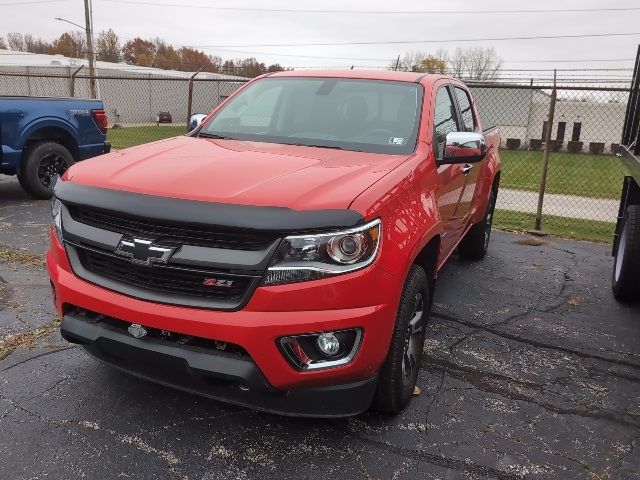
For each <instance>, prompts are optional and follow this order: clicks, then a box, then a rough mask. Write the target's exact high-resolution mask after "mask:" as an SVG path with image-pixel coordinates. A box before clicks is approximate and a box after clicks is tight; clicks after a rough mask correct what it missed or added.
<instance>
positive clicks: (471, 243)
mask: <svg viewBox="0 0 640 480" xmlns="http://www.w3.org/2000/svg"><path fill="white" fill-rule="evenodd" d="M496 196H497V192H496V191H494V190H491V193H490V194H489V201H488V202H487V211H486V212H485V213H484V217H482V221H481V222H480V223H477V224H475V225H474V226H473V227H471V228H470V229H469V231H468V232H467V234H466V235H465V236H464V238H463V239H462V241H461V242H460V243H459V244H458V253H459V254H460V256H461V257H462V258H464V259H467V260H481V259H483V258H484V257H485V255H486V254H487V250H488V249H489V240H490V239H491V225H492V224H493V212H494V210H495V208H496Z"/></svg>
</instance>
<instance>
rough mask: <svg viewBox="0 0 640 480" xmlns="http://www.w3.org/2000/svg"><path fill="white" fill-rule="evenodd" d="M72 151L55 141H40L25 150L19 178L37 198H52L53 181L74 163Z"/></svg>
mask: <svg viewBox="0 0 640 480" xmlns="http://www.w3.org/2000/svg"><path fill="white" fill-rule="evenodd" d="M73 163H74V160H73V156H72V155H71V152H69V150H67V149H66V148H65V147H64V146H62V145H60V144H59V143H55V142H38V143H34V144H32V145H30V146H29V147H28V148H27V151H26V152H25V155H24V158H23V160H22V165H21V168H20V174H19V175H18V180H19V181H20V185H21V186H22V188H24V189H25V190H26V191H27V193H29V194H31V195H32V196H34V197H35V198H42V199H45V198H51V195H52V191H51V188H52V186H53V182H54V181H55V178H56V177H58V176H60V175H62V174H63V173H64V172H65V171H66V170H67V168H69V167H70V166H71V165H73Z"/></svg>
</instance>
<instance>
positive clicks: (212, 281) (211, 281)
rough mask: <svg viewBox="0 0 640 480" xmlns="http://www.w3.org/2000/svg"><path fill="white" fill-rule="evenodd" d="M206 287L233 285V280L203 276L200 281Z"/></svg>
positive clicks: (227, 286)
mask: <svg viewBox="0 0 640 480" xmlns="http://www.w3.org/2000/svg"><path fill="white" fill-rule="evenodd" d="M202 284H203V285H205V286H207V287H226V288H229V287H230V286H231V285H233V280H223V279H219V278H205V279H204V281H203V282H202Z"/></svg>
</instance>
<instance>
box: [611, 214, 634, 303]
mask: <svg viewBox="0 0 640 480" xmlns="http://www.w3.org/2000/svg"><path fill="white" fill-rule="evenodd" d="M611 287H612V290H613V296H614V297H615V298H616V299H617V300H621V301H633V300H638V299H639V298H640V205H630V206H629V207H627V209H626V210H625V212H624V215H623V217H622V225H621V228H620V236H619V237H618V245H617V248H616V253H615V261H614V262H613V275H612V283H611Z"/></svg>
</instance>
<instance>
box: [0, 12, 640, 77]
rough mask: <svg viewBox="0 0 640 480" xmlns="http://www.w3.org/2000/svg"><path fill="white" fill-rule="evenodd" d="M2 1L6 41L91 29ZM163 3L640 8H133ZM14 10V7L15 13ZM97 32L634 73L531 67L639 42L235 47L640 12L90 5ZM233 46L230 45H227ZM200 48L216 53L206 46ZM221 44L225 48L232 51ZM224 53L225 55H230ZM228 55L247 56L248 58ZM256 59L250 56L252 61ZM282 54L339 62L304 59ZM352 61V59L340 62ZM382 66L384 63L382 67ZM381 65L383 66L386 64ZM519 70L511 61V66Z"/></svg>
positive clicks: (542, 28)
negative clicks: (464, 53) (473, 56)
mask: <svg viewBox="0 0 640 480" xmlns="http://www.w3.org/2000/svg"><path fill="white" fill-rule="evenodd" d="M33 1H34V0H0V35H3V36H6V34H7V33H9V32H13V31H20V32H23V33H31V34H34V35H35V36H42V37H44V38H46V39H47V40H51V39H53V38H55V37H57V36H59V35H60V34H61V33H63V32H65V31H67V30H69V29H73V27H71V26H70V25H68V24H65V23H62V22H59V21H56V20H54V17H57V16H60V17H64V18H67V19H69V20H71V21H74V22H76V23H81V24H82V23H84V9H83V2H82V0H60V1H56V0H53V1H51V0H49V1H50V2H51V3H37V4H28V3H29V2H33ZM131 1H133V2H149V3H156V4H163V3H164V4H168V3H169V4H173V5H177V4H180V5H193V6H200V7H204V6H214V5H215V6H224V7H249V8H251V7H255V8H274V9H275V8H291V9H323V10H328V9H329V10H330V9H335V10H347V9H348V10H404V11H406V10H413V11H415V10H430V11H432V10H440V11H442V10H446V11H465V10H513V9H562V8H568V9H571V8H574V9H575V8H604V7H607V8H616V7H640V3H639V2H638V1H637V0H607V1H606V2H605V1H603V0H581V1H561V0H537V1H535V2H514V1H512V0H485V1H483V2H478V1H477V0H447V1H446V2H445V1H429V2H426V1H424V0H422V1H420V0H398V1H394V2H390V1H388V0H385V1H382V0H367V1H363V0H358V1H344V0H342V1H338V0H323V1H321V2H302V1H299V0H298V1H293V0H271V1H270V2H264V1H258V0H221V1H215V2H214V1H207V0H131ZM8 3H15V5H8ZM93 17H94V30H95V32H96V33H97V32H99V31H100V30H102V29H106V28H112V29H113V30H115V31H116V33H117V34H118V35H119V36H120V38H121V40H122V42H123V43H124V42H125V41H126V40H127V39H130V38H134V37H136V36H141V37H143V38H150V37H160V38H163V39H165V40H166V41H168V42H169V43H172V44H174V45H190V46H194V47H198V48H201V49H202V50H205V51H206V52H208V53H210V54H214V55H219V56H221V57H223V58H228V57H246V56H255V57H256V58H258V60H260V61H263V62H265V63H275V62H278V63H281V64H282V65H286V66H293V67H302V66H344V65H351V64H355V65H371V66H383V65H386V64H388V63H389V62H390V61H391V60H392V59H394V58H395V57H397V56H398V55H399V54H403V53H405V52H407V51H410V50H423V51H435V50H437V49H438V48H443V47H444V48H447V49H450V50H453V49H455V48H456V47H467V46H494V47H495V48H496V50H497V51H498V53H499V54H500V56H501V57H502V58H503V60H504V61H505V63H504V65H503V68H505V69H509V68H547V67H548V68H553V67H554V66H556V67H558V68H589V67H594V68H595V67H598V68H616V67H631V66H632V64H633V63H632V61H625V62H584V63H560V62H558V63H553V62H551V63H528V61H529V60H572V59H576V60H592V59H599V60H602V59H620V58H622V59H631V58H633V57H635V52H636V48H637V45H638V43H640V35H635V36H619V37H600V38H597V37H596V38H568V39H567V38H565V39H538V40H528V41H525V40H509V41H482V42H445V43H424V44H419V43H416V44H400V45H398V44H396V45H342V46H286V47H284V46H282V47H275V46H252V47H238V46H237V45H264V44H282V43H286V44H291V43H326V42H329V43H331V42H372V41H405V40H406V41H413V40H447V39H461V38H483V37H484V38H486V37H494V38H495V37H513V36H540V35H580V34H597V33H627V32H629V33H631V32H640V10H635V11H622V12H614V11H609V12H579V13H578V12H571V13H559V12H554V13H505V14H477V13H476V14H464V15H461V14H437V15H436V14H348V13H284V12H255V11H231V10H214V9H206V8H187V7H176V6H166V7H163V6H156V5H132V4H125V3H115V2H113V1H108V0H93ZM230 45H233V47H229V46H230ZM203 46H215V47H210V48H209V47H208V48H204V47H203ZM224 46H227V47H226V48H225V47H224ZM225 50H227V51H225ZM228 50H243V51H246V52H247V53H241V52H236V51H233V52H231V51H228ZM249 52H251V53H249ZM254 52H259V53H254ZM276 54H287V55H305V56H318V57H334V58H306V57H294V56H279V55H276ZM335 57H349V58H353V60H351V59H348V60H343V59H337V58H335ZM377 59H380V60H377ZM383 59H384V60H383ZM516 61H517V62H519V63H513V62H516Z"/></svg>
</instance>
